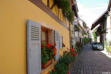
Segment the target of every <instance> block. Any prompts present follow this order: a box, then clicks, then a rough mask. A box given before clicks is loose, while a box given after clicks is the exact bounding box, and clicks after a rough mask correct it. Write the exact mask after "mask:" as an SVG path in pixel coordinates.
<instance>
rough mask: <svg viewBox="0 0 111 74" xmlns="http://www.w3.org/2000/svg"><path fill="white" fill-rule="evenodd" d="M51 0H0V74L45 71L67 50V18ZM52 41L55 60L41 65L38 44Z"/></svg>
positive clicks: (23, 73)
mask: <svg viewBox="0 0 111 74" xmlns="http://www.w3.org/2000/svg"><path fill="white" fill-rule="evenodd" d="M53 2H54V1H53V0H11V1H9V0H1V1H0V10H1V12H0V20H1V21H0V34H1V35H0V49H1V50H0V59H1V61H0V74H40V73H41V74H47V73H48V72H49V71H50V70H51V69H52V68H53V65H54V63H56V61H57V60H58V59H59V57H60V56H62V54H63V52H64V51H70V36H69V33H70V32H69V21H68V20H67V19H66V18H65V17H64V16H63V13H62V10H61V9H59V8H58V7H57V6H56V5H55V6H54V7H53V8H52V5H53ZM42 43H43V44H48V43H50V44H52V45H54V44H56V49H57V54H56V57H55V60H54V61H53V62H52V63H51V64H50V65H49V66H48V67H46V68H45V69H42V63H41V61H42V60H41V59H42V56H41V55H42V53H41V45H42Z"/></svg>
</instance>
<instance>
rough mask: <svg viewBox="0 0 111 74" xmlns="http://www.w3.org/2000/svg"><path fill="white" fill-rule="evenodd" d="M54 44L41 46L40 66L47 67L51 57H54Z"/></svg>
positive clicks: (55, 51)
mask: <svg viewBox="0 0 111 74" xmlns="http://www.w3.org/2000/svg"><path fill="white" fill-rule="evenodd" d="M55 46H56V44H55V45H52V44H47V45H43V44H42V46H41V49H42V52H41V53H42V68H43V69H44V68H46V67H48V66H49V65H50V64H51V63H52V59H55V55H56V53H57V49H56V48H55Z"/></svg>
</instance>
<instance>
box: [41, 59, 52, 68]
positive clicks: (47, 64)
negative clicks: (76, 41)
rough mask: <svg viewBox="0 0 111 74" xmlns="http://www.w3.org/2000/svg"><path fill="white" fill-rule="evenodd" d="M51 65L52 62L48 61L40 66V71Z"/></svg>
mask: <svg viewBox="0 0 111 74" xmlns="http://www.w3.org/2000/svg"><path fill="white" fill-rule="evenodd" d="M51 63H52V60H49V61H48V62H47V63H46V64H42V69H45V68H47V67H48V66H49V65H50V64H51Z"/></svg>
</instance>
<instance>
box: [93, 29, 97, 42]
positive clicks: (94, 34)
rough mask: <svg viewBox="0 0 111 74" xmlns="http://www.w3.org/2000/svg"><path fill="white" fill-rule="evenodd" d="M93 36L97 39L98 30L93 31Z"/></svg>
mask: <svg viewBox="0 0 111 74" xmlns="http://www.w3.org/2000/svg"><path fill="white" fill-rule="evenodd" d="M93 37H94V41H95V42H96V41H97V35H96V30H95V31H94V32H93Z"/></svg>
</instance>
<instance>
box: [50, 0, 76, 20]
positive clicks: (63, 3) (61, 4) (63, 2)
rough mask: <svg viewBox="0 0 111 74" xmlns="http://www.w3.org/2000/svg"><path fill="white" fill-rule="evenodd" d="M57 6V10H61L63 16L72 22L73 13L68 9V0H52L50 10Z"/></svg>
mask: <svg viewBox="0 0 111 74" xmlns="http://www.w3.org/2000/svg"><path fill="white" fill-rule="evenodd" d="M55 5H57V6H58V8H61V9H62V12H63V14H64V16H65V17H66V18H67V19H68V20H69V22H72V21H73V20H74V17H73V16H74V13H73V12H72V10H71V9H70V1H69V0H54V4H53V5H52V7H51V9H52V8H53V7H54V6H55Z"/></svg>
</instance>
